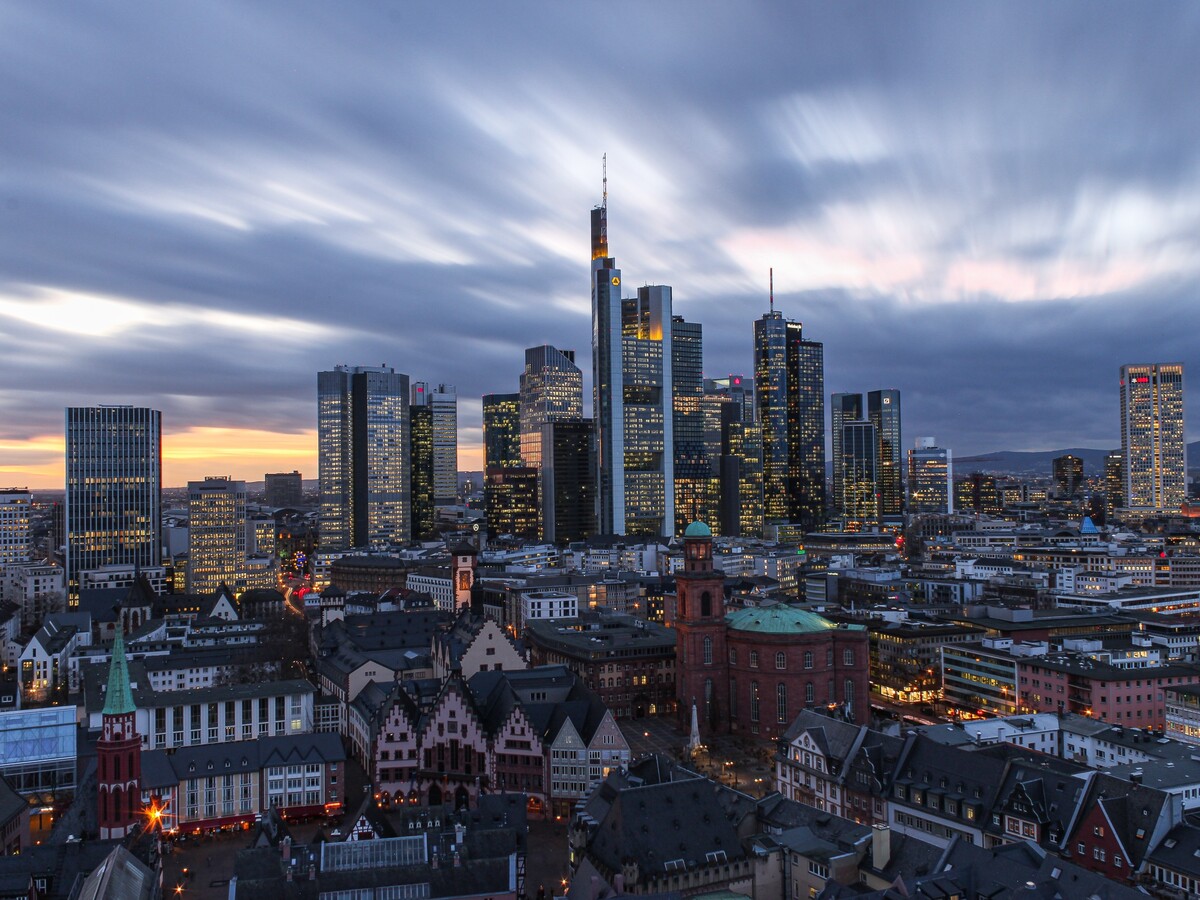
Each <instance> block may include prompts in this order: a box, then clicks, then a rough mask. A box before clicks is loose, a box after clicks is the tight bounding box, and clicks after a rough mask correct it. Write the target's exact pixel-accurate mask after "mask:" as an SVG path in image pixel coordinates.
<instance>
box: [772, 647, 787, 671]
mask: <svg viewBox="0 0 1200 900" xmlns="http://www.w3.org/2000/svg"><path fill="white" fill-rule="evenodd" d="M775 668H777V669H786V668H787V655H786V654H785V653H784V652H783V651H782V650H780V651H779V652H778V653H776V654H775Z"/></svg>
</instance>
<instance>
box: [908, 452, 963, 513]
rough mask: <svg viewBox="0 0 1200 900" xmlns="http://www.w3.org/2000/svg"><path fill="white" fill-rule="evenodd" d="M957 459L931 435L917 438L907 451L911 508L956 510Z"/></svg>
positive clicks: (916, 510)
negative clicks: (955, 461) (955, 478)
mask: <svg viewBox="0 0 1200 900" xmlns="http://www.w3.org/2000/svg"><path fill="white" fill-rule="evenodd" d="M953 484H954V459H953V455H952V454H951V452H950V451H949V450H947V449H946V448H945V447H939V446H937V442H936V441H935V440H934V439H933V438H931V437H923V438H917V442H916V446H914V447H913V449H912V450H909V451H908V511H909V512H910V513H946V514H948V513H952V512H954V489H953Z"/></svg>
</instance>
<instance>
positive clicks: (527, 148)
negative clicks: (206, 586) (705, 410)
mask: <svg viewBox="0 0 1200 900" xmlns="http://www.w3.org/2000/svg"><path fill="white" fill-rule="evenodd" d="M1197 46H1200V8H1198V7H1196V6H1194V5H1184V4H1174V3H1162V4H1153V5H1150V6H1147V5H1137V6H1125V5H1118V4H1113V5H1099V6H1098V5H1096V4H1092V3H1081V2H1080V3H1077V2H1066V3H1056V4H1044V3H1033V4H1028V5H1022V4H1020V3H1008V2H1006V3H992V4H988V3H979V4H952V3H932V2H930V3H924V2H923V3H905V4H893V3H874V4H865V5H859V4H854V3H837V4H830V3H820V4H796V3H792V2H787V3H779V4H772V3H757V4H756V3H743V2H738V3H732V2H730V3H696V2H686V3H685V2H665V0H664V2H656V3H643V2H638V3H623V2H615V0H613V2H607V3H604V4H598V3H585V2H580V3H558V2H542V3H535V2H527V3H484V2H454V3H440V2H438V3H435V2H429V3H421V2H409V0H405V2H389V0H361V2H347V3H331V2H314V3H305V2H296V0H286V2H277V3H274V2H246V0H236V2H235V0H229V2H226V0H205V2H203V3H161V2H121V3H112V2H108V0H96V2H86V0H78V2H71V3H43V2H37V0H23V2H22V0H19V2H13V3H6V4H3V5H2V6H0V486H4V483H10V484H15V485H26V484H28V485H31V486H34V487H46V486H60V485H61V480H62V421H63V407H64V406H68V405H89V404H97V403H132V404H139V405H151V406H154V407H156V408H159V409H161V410H163V421H164V430H165V432H166V434H165V438H164V445H165V456H166V462H165V482H166V483H168V484H172V485H177V484H182V483H183V482H185V481H186V480H187V479H188V478H198V477H201V476H203V475H205V474H232V475H234V476H235V477H241V478H247V479H252V480H257V479H260V478H261V477H262V473H263V472H266V471H281V470H283V471H286V470H290V469H293V468H299V469H300V470H301V471H302V472H304V473H305V475H306V477H315V475H316V441H315V433H314V429H315V418H316V416H315V391H316V375H315V373H316V372H317V371H318V370H320V369H323V368H328V367H331V366H333V365H335V364H338V363H349V364H365V365H377V364H380V363H386V364H388V365H392V366H395V367H396V368H397V369H399V370H400V371H403V372H406V373H408V374H409V375H410V376H411V377H413V378H414V379H422V380H427V381H434V382H448V383H452V384H455V385H457V386H458V390H459V395H460V398H461V402H460V424H461V426H462V428H461V435H460V441H461V445H462V452H461V457H460V466H461V468H464V469H467V468H474V467H477V466H478V464H479V449H478V445H479V440H480V429H479V397H480V395H482V394H484V393H488V392H491V391H505V390H515V387H516V380H517V376H518V373H519V371H520V369H521V367H522V365H523V350H524V348H525V347H527V346H531V345H534V344H537V343H542V342H548V343H552V344H555V345H557V346H559V347H563V348H576V349H577V350H578V351H579V354H580V362H581V364H582V366H583V368H584V370H585V372H587V373H588V374H589V376H590V356H589V352H588V351H589V344H590V299H589V294H588V266H589V262H588V256H589V248H588V210H589V209H590V208H591V206H592V205H593V204H594V203H596V202H598V201H599V199H600V190H601V184H600V160H601V155H602V154H604V153H607V154H608V175H609V223H610V224H609V232H610V240H611V247H612V252H613V253H614V254H615V256H616V257H617V261H618V264H619V265H620V266H621V267H622V269H623V270H624V275H625V278H626V283H627V284H629V285H631V286H632V285H638V284H642V283H668V284H671V285H673V286H674V296H675V306H676V312H677V313H679V314H682V315H684V316H685V317H687V318H688V319H689V320H693V321H699V322H701V323H703V325H704V328H705V348H704V352H705V368H706V371H707V372H708V373H710V374H713V375H721V374H727V373H730V372H749V371H750V370H751V334H752V322H753V320H754V319H755V318H757V317H758V316H760V315H761V314H762V313H763V312H764V311H765V308H766V305H767V271H768V268H769V267H772V266H773V267H774V269H775V288H776V290H775V294H776V305H777V308H779V309H781V310H782V311H783V312H784V313H785V315H787V316H788V317H790V318H795V319H799V320H801V321H802V322H803V323H804V330H805V334H806V335H807V336H809V337H811V338H813V339H816V340H821V341H823V342H824V343H825V357H826V390H827V392H834V391H844V390H870V389H873V388H878V387H896V388H899V389H900V390H901V391H902V392H903V404H904V431H905V441H906V443H907V442H908V439H909V438H911V437H916V436H918V435H924V434H932V435H936V436H937V437H938V439H939V443H941V444H942V445H944V446H950V447H952V448H953V449H954V450H955V453H956V455H966V454H971V453H978V452H985V451H990V450H999V449H1051V448H1058V447H1067V446H1091V447H1112V446H1116V445H1117V444H1118V443H1119V437H1118V422H1117V369H1118V366H1119V365H1121V364H1122V363H1127V362H1147V361H1173V360H1182V361H1183V362H1184V363H1186V364H1187V365H1188V366H1190V367H1192V368H1191V371H1192V372H1193V373H1194V372H1196V371H1197V370H1196V363H1197V359H1196V348H1197V335H1198V334H1200V290H1198V288H1200V104H1197V103H1196V100H1195V90H1196V85H1197V84H1200V55H1198V54H1197V53H1196V47H1197ZM1193 377H1195V375H1193ZM588 383H589V385H590V377H589V379H588ZM588 390H589V391H590V387H589V388H588ZM1198 405H1200V390H1194V391H1193V393H1192V395H1191V400H1190V402H1189V422H1190V423H1192V424H1193V427H1192V428H1190V429H1189V432H1190V433H1189V436H1190V437H1193V438H1194V437H1196V436H1197V434H1198V430H1197V429H1198V427H1200V418H1198V417H1197V412H1198V410H1197V407H1198Z"/></svg>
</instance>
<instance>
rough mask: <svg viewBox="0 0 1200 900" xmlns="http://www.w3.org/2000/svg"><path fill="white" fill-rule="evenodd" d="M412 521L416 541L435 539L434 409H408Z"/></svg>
mask: <svg viewBox="0 0 1200 900" xmlns="http://www.w3.org/2000/svg"><path fill="white" fill-rule="evenodd" d="M408 420H409V422H408V435H409V438H408V465H409V476H408V489H409V507H408V508H409V510H410V513H409V521H410V523H411V526H412V535H413V538H414V539H417V540H425V539H429V538H432V537H434V536H435V532H434V519H435V518H436V508H435V507H434V503H433V407H432V406H412V405H410V406H409V407H408Z"/></svg>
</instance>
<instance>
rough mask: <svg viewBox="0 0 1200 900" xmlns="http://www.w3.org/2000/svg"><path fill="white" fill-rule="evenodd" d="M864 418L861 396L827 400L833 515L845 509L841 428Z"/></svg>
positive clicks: (842, 396) (838, 395) (835, 396)
mask: <svg viewBox="0 0 1200 900" xmlns="http://www.w3.org/2000/svg"><path fill="white" fill-rule="evenodd" d="M865 418H866V417H865V416H864V415H863V396H862V394H834V395H833V396H832V397H830V398H829V442H830V454H831V462H832V469H833V473H832V474H833V511H834V514H835V515H839V516H840V515H842V514H843V513H844V511H845V509H846V495H845V491H844V490H843V488H842V482H843V480H844V474H843V472H842V428H843V426H845V424H846V423H847V422H861V421H863V420H864V419H865Z"/></svg>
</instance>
